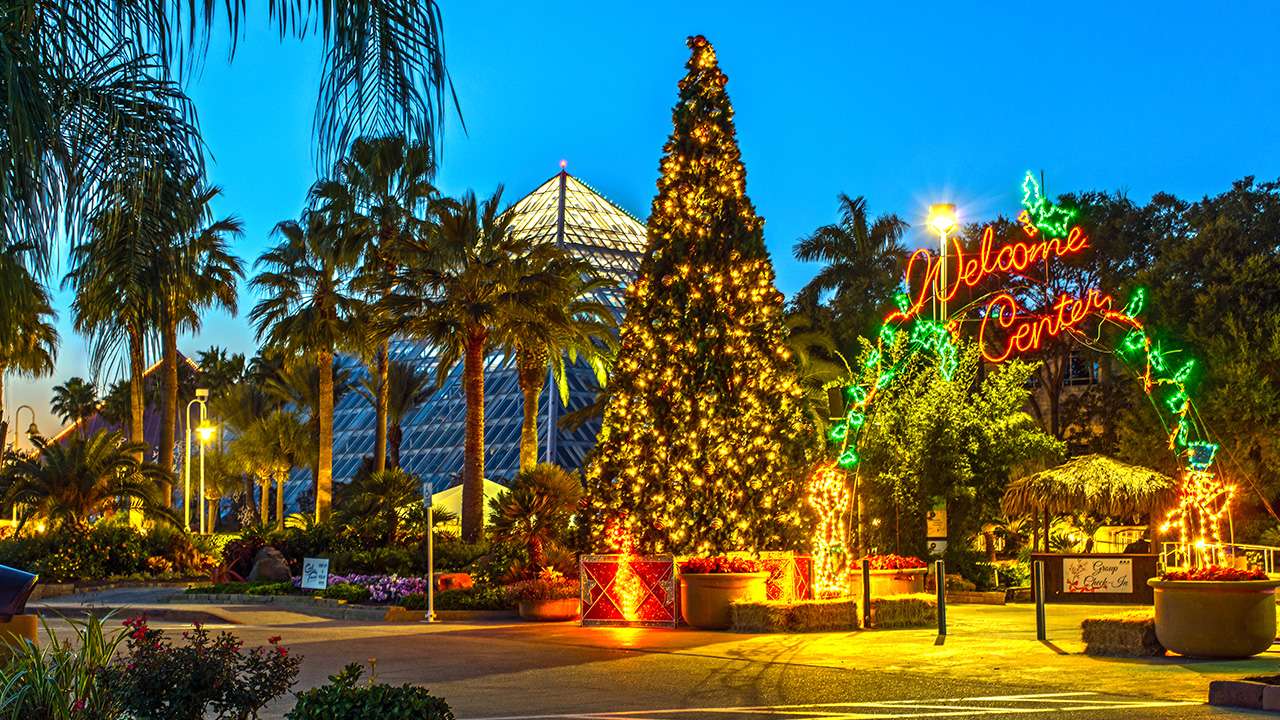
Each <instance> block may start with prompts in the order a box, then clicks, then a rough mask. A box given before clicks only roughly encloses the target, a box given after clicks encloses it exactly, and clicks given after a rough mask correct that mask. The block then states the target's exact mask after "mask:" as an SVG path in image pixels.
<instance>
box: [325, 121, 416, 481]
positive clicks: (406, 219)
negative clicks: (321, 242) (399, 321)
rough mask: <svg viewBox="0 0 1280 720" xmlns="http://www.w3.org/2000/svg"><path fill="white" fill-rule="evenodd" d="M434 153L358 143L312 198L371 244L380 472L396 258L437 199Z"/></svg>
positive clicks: (364, 282) (368, 284)
mask: <svg viewBox="0 0 1280 720" xmlns="http://www.w3.org/2000/svg"><path fill="white" fill-rule="evenodd" d="M435 169H436V168H435V162H434V158H433V157H432V147H431V145H430V144H428V143H408V142H406V141H405V137H404V135H388V136H384V137H377V138H359V139H357V140H356V141H355V142H354V143H353V144H352V146H351V151H350V153H348V155H347V157H346V158H344V159H343V160H342V161H341V162H339V163H338V166H337V168H336V171H335V173H334V177H333V178H332V179H329V180H325V181H322V182H319V183H317V184H316V186H315V187H314V188H313V189H312V198H313V200H314V201H315V202H316V203H317V206H318V209H319V210H320V211H321V212H324V213H326V214H328V215H329V216H330V217H332V218H334V220H335V222H336V223H337V224H338V225H339V226H340V227H341V230H340V232H344V233H347V234H349V235H350V236H352V237H353V238H360V239H361V240H364V241H367V242H368V243H369V245H368V247H367V248H366V249H365V256H364V262H363V263H362V264H361V267H360V272H359V273H358V275H357V276H356V277H355V278H354V287H355V288H356V289H357V290H359V291H360V292H362V293H364V294H365V295H366V296H367V298H368V304H367V305H366V310H367V312H368V314H369V317H367V318H365V322H364V323H363V325H364V327H365V330H366V332H367V333H369V338H368V344H369V346H371V347H372V348H373V353H372V354H373V358H372V360H373V367H372V368H371V369H370V374H371V375H372V376H373V377H375V378H377V384H376V385H375V390H376V392H375V396H376V400H377V402H376V403H375V404H374V415H375V424H374V443H373V444H374V447H373V463H374V469H375V470H385V469H386V464H387V413H388V410H387V403H388V401H389V399H388V393H389V392H390V387H389V385H388V384H387V372H388V363H389V362H390V359H391V358H390V354H391V352H390V351H391V348H390V345H391V335H392V334H393V332H394V329H395V323H394V322H393V319H392V318H391V317H389V315H388V312H387V311H388V308H387V302H388V298H389V297H390V295H391V291H392V289H393V286H394V283H395V275H396V268H397V264H396V257H397V254H398V253H399V252H401V249H402V248H403V246H404V241H405V239H406V238H408V237H412V236H413V235H414V234H415V233H417V232H418V231H419V229H420V227H421V226H422V220H421V219H420V215H421V214H422V211H423V209H424V208H425V207H426V204H427V202H428V201H429V200H430V199H431V198H433V197H434V196H435V194H436V189H435V187H434V186H433V185H432V184H431V178H432V176H434V174H435Z"/></svg>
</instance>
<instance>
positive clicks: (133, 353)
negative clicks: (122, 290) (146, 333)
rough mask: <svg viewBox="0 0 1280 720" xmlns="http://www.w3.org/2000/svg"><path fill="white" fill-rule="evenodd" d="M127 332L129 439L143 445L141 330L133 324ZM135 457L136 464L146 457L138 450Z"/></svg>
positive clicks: (144, 437)
mask: <svg viewBox="0 0 1280 720" xmlns="http://www.w3.org/2000/svg"><path fill="white" fill-rule="evenodd" d="M127 332H128V333H129V439H130V440H131V441H133V442H136V443H142V444H144V445H145V444H146V442H147V437H146V431H145V428H146V425H145V424H144V422H143V419H144V418H143V413H144V412H146V410H145V408H146V405H147V401H146V397H145V395H144V393H143V390H142V387H143V383H144V382H145V381H146V378H145V377H144V376H145V375H146V372H147V365H146V361H145V360H144V358H143V345H142V328H140V327H138V326H137V324H135V323H130V324H129V327H128V330H127ZM136 457H137V459H138V462H142V461H143V460H144V459H145V457H146V453H145V451H143V450H139V451H138V453H137V455H136Z"/></svg>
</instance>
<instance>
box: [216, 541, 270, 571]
mask: <svg viewBox="0 0 1280 720" xmlns="http://www.w3.org/2000/svg"><path fill="white" fill-rule="evenodd" d="M266 544H267V541H266V539H265V538H263V537H262V536H261V535H257V534H252V535H245V536H244V537H241V538H238V539H236V540H232V541H231V542H229V543H227V544H226V545H224V546H223V548H222V566H223V567H225V568H227V569H228V570H230V571H231V572H233V573H235V574H237V575H239V576H240V577H249V571H250V570H252V569H253V558H254V556H255V555H257V554H258V551H259V550H261V549H262V548H263V547H265V546H266Z"/></svg>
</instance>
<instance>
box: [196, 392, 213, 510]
mask: <svg viewBox="0 0 1280 720" xmlns="http://www.w3.org/2000/svg"><path fill="white" fill-rule="evenodd" d="M213 433H214V427H213V425H210V424H209V420H208V418H207V417H205V404H204V403H200V424H199V425H197V426H196V436H197V437H199V438H200V501H199V504H198V507H199V509H200V534H201V535H204V534H206V532H207V531H206V530H205V527H204V521H205V507H204V505H205V494H204V446H205V445H208V444H209V440H210V439H211V438H212V437H213Z"/></svg>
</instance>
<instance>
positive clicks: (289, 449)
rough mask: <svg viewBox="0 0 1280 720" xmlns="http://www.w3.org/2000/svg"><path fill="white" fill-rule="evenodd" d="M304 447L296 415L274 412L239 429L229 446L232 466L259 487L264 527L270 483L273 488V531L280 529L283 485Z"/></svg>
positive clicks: (266, 517) (302, 431) (302, 432)
mask: <svg viewBox="0 0 1280 720" xmlns="http://www.w3.org/2000/svg"><path fill="white" fill-rule="evenodd" d="M307 446H308V442H307V439H306V428H305V426H304V425H303V424H302V422H301V421H300V420H299V419H298V416H297V415H294V414H293V413H291V412H288V411H286V410H275V411H274V412H272V413H271V414H269V415H267V416H265V417H263V418H261V419H259V420H257V421H256V422H253V423H251V424H249V426H248V427H245V428H242V429H241V430H240V433H239V435H237V436H236V439H235V441H234V442H232V443H231V449H230V455H231V463H232V466H233V467H235V468H238V469H239V470H240V471H241V472H244V473H246V474H248V475H252V476H253V477H255V478H257V479H258V481H259V483H260V487H261V489H262V496H261V500H260V506H259V507H260V513H261V522H262V525H263V526H264V527H265V526H266V525H267V523H268V522H269V516H268V499H269V497H270V495H271V485H272V483H275V485H276V527H277V528H283V527H284V483H285V481H286V480H287V479H288V478H289V473H290V472H291V471H292V470H293V467H294V465H295V464H296V463H297V462H298V459H299V458H300V457H301V456H302V454H303V452H304V449H305V448H306V447H307Z"/></svg>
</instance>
